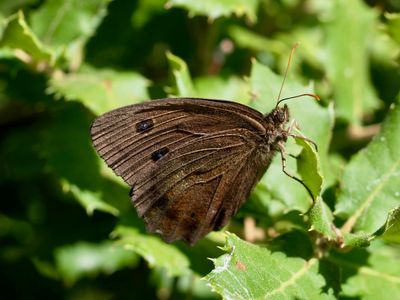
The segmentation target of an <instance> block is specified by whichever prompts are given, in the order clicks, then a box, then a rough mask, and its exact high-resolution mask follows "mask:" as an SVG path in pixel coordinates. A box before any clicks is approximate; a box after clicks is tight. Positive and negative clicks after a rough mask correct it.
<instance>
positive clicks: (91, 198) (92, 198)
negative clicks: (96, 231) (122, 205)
mask: <svg viewBox="0 0 400 300" xmlns="http://www.w3.org/2000/svg"><path fill="white" fill-rule="evenodd" d="M62 185H63V190H64V191H66V192H71V193H72V195H73V196H74V197H75V198H76V199H77V200H78V201H79V202H80V203H81V205H82V206H83V207H84V208H85V209H86V213H87V214H88V215H89V216H91V215H93V212H94V211H95V210H98V211H103V212H106V213H110V214H112V215H114V216H118V215H119V210H118V209H117V208H116V207H114V206H112V205H111V204H108V203H107V202H105V201H104V200H102V196H101V193H100V192H92V191H89V190H86V191H85V190H81V189H80V188H79V187H78V186H76V185H74V184H70V183H68V182H67V181H65V180H63V181H62Z"/></svg>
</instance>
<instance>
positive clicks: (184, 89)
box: [167, 52, 197, 97]
mask: <svg viewBox="0 0 400 300" xmlns="http://www.w3.org/2000/svg"><path fill="white" fill-rule="evenodd" d="M167 59H168V63H169V67H170V72H171V73H172V76H173V79H174V86H173V87H172V91H170V93H171V94H173V95H174V96H177V97H196V96H197V92H196V91H195V89H194V86H193V82H192V78H191V76H190V72H189V69H188V66H187V65H186V63H185V62H184V61H183V60H182V59H181V58H179V57H178V56H176V55H173V54H172V53H170V52H167Z"/></svg>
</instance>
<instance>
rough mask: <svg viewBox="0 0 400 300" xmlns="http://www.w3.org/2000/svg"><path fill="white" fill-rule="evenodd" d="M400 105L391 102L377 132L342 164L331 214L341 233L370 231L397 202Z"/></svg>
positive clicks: (380, 223) (399, 158) (382, 220)
mask: <svg viewBox="0 0 400 300" xmlns="http://www.w3.org/2000/svg"><path fill="white" fill-rule="evenodd" d="M399 132H400V105H399V104H396V105H395V104H393V105H392V106H391V108H390V112H389V114H388V116H387V118H386V120H385V121H384V123H383V124H382V129H381V132H380V133H379V134H378V135H377V136H376V137H375V138H374V139H373V141H372V142H371V143H370V144H369V145H368V146H367V147H366V148H365V149H363V150H362V151H360V152H359V153H358V154H357V155H355V156H354V157H353V158H352V159H351V161H350V163H349V164H348V165H347V166H346V168H345V170H344V174H343V178H342V192H341V194H340V196H339V198H338V200H337V204H336V211H335V214H336V215H338V216H339V217H341V218H342V219H347V221H346V223H345V225H344V226H343V227H342V230H343V232H344V233H348V232H351V231H355V232H359V231H360V232H364V233H366V234H373V233H374V232H375V231H377V230H378V229H379V228H380V227H381V226H382V225H383V224H384V223H385V219H386V216H387V214H388V213H389V211H390V210H391V209H393V208H395V207H397V206H399V204H400V192H399V186H400V176H399V174H400V135H399Z"/></svg>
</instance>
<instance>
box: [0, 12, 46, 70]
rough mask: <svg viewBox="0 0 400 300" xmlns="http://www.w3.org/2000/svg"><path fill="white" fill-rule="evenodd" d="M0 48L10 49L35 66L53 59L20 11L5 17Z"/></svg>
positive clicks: (20, 58)
mask: <svg viewBox="0 0 400 300" xmlns="http://www.w3.org/2000/svg"><path fill="white" fill-rule="evenodd" d="M0 48H2V49H1V51H2V52H3V51H5V50H8V51H12V53H13V55H14V56H15V57H16V58H18V59H19V60H21V61H23V62H25V63H27V64H30V65H33V66H35V67H39V64H43V63H46V64H49V65H52V64H53V61H54V57H53V54H52V52H51V51H50V50H49V49H48V48H46V47H45V46H44V45H43V44H42V42H41V41H40V40H39V39H38V37H37V36H36V35H35V34H34V33H33V32H32V30H31V28H30V27H29V25H28V24H27V23H26V21H25V17H24V14H23V13H22V11H20V12H18V13H17V14H15V15H12V16H10V17H8V18H7V19H6V26H5V28H4V30H3V35H2V38H1V40H0ZM41 68H43V66H41Z"/></svg>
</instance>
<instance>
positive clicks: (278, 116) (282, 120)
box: [265, 104, 289, 128]
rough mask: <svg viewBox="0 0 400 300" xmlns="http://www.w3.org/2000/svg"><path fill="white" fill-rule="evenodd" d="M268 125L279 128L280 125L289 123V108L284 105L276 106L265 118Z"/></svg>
mask: <svg viewBox="0 0 400 300" xmlns="http://www.w3.org/2000/svg"><path fill="white" fill-rule="evenodd" d="M265 119H266V120H267V122H268V123H270V124H273V125H274V127H278V128H281V127H282V125H284V124H286V123H287V122H288V121H289V108H288V106H287V105H286V104H285V105H284V106H283V107H279V106H277V107H276V108H275V109H274V110H272V111H271V112H270V113H269V114H268V115H266V116H265Z"/></svg>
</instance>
